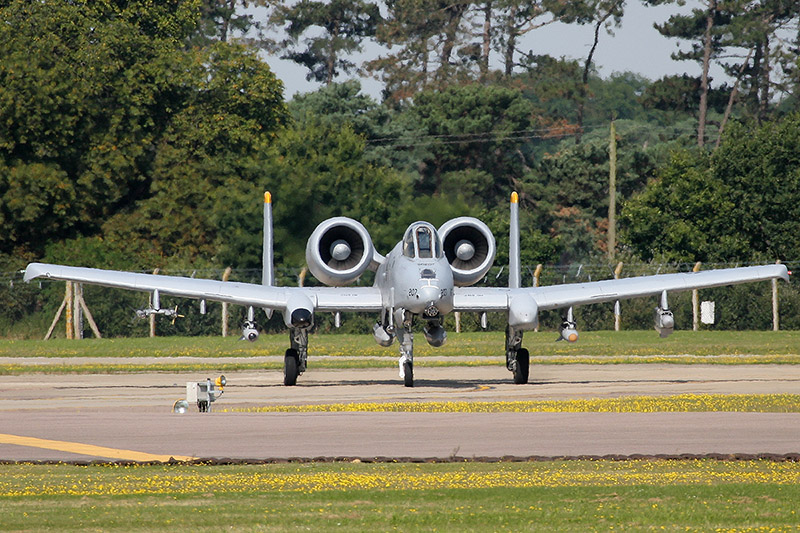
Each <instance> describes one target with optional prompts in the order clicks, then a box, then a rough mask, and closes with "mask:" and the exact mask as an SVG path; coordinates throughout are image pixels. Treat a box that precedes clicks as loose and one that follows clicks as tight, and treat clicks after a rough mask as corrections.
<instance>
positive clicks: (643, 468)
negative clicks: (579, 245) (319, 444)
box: [0, 459, 800, 531]
mask: <svg viewBox="0 0 800 533" xmlns="http://www.w3.org/2000/svg"><path fill="white" fill-rule="evenodd" d="M0 474H2V476H0V514H1V515H2V516H3V521H4V529H5V528H7V529H9V530H57V529H58V530H76V529H84V528H92V529H98V530H112V529H115V528H116V529H119V528H123V529H126V530H137V529H138V530H148V531H159V530H162V531H169V530H175V529H176V528H179V529H188V528H190V527H191V528H192V529H196V530H199V531H211V530H219V529H220V528H225V529H233V530H254V529H268V530H270V531H273V530H275V531H285V530H297V529H306V528H310V529H311V530H316V531H328V530H333V529H335V530H337V531H355V530H362V531H363V530H386V529H394V528H397V529H400V530H420V529H425V530H432V529H438V530H459V531H480V530H484V531H485V530H487V528H488V529H495V530H496V529H498V528H504V529H505V528H507V529H511V530H522V529H526V528H530V527H531V526H532V525H535V526H536V527H537V529H539V530H542V529H544V530H556V529H558V530H564V529H571V530H586V529H587V528H589V529H596V528H600V529H609V527H610V526H615V527H618V526H626V527H628V528H634V529H637V528H638V529H644V528H648V527H651V526H654V527H658V526H662V525H668V526H669V528H670V529H673V530H674V529H679V528H680V529H684V528H690V529H695V528H699V529H705V530H709V529H711V530H713V529H717V528H727V529H731V528H736V529H747V528H759V527H766V528H767V529H770V528H772V530H781V529H789V528H796V527H797V525H798V524H800V516H798V514H797V511H796V510H795V507H796V505H795V502H796V501H798V499H800V463H798V462H795V461H781V462H775V461H764V460H737V461H715V460H710V459H700V460H687V461H668V460H652V459H650V460H647V459H644V460H643V459H639V460H631V461H611V460H576V461H549V462H525V463H475V462H468V463H435V464H419V463H404V464H392V463H341V462H340V463H303V464H297V463H289V464H268V465H263V464H262V465H182V464H176V465H148V466H143V465H115V464H100V465H89V466H76V465H66V464H56V465H32V464H16V465H0Z"/></svg>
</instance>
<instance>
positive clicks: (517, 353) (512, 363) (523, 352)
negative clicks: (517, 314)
mask: <svg viewBox="0 0 800 533" xmlns="http://www.w3.org/2000/svg"><path fill="white" fill-rule="evenodd" d="M506 368H508V369H509V370H510V371H511V372H512V373H513V374H514V383H516V384H517V385H524V384H525V383H527V382H528V371H529V369H530V355H529V353H528V350H527V349H526V348H523V347H522V331H521V330H520V331H517V330H515V329H514V328H512V327H511V326H506Z"/></svg>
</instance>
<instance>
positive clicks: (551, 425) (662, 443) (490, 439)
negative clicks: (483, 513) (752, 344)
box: [0, 364, 800, 461]
mask: <svg viewBox="0 0 800 533" xmlns="http://www.w3.org/2000/svg"><path fill="white" fill-rule="evenodd" d="M415 374H416V383H415V384H416V386H415V387H414V388H413V389H409V388H405V387H403V386H402V383H401V380H400V379H399V378H398V375H397V371H396V369H388V368H383V369H353V370H320V369H313V368H311V369H310V370H309V371H308V372H307V373H306V374H304V375H303V376H301V378H300V380H299V381H298V385H297V386H296V387H284V386H283V385H282V384H281V383H282V375H281V373H280V372H275V371H262V372H254V371H247V372H235V373H229V374H227V378H228V385H227V386H226V387H225V393H224V395H223V396H222V397H221V398H220V400H219V401H218V402H216V403H215V404H214V405H213V409H214V412H212V413H199V412H197V410H196V408H194V406H192V408H191V409H190V411H189V412H188V413H185V414H174V413H172V411H171V409H172V405H173V402H174V401H175V400H177V399H180V398H183V397H185V387H186V382H187V381H201V380H205V379H206V377H211V378H212V379H213V378H214V377H216V376H215V375H213V374H212V375H207V374H199V373H143V374H113V375H111V374H96V375H47V374H43V375H40V374H25V375H20V376H2V377H0V390H1V391H2V393H1V394H2V399H0V460H6V461H25V460H48V461H50V460H52V461H84V460H137V461H149V460H152V461H163V460H168V459H169V458H170V457H173V458H175V459H191V458H205V459H210V458H214V459H247V460H264V459H270V460H272V459H290V458H303V459H312V458H323V457H324V458H334V457H338V458H364V459H367V458H375V457H381V458H388V459H391V458H414V459H428V458H438V459H447V458H451V457H455V456H457V457H464V458H478V457H480V458H498V457H504V456H516V457H528V456H577V455H609V454H616V455H634V454H643V455H658V454H662V455H680V454H698V455H699V454H790V453H798V452H800V414H798V413H728V412H715V413H468V412H458V413H386V412H348V413H257V412H246V409H247V408H249V407H259V406H265V405H287V404H292V405H303V404H316V403H351V402H423V401H498V400H500V401H517V400H520V401H521V400H542V399H571V398H607V397H618V396H632V395H647V396H660V395H673V394H684V393H690V394H765V393H798V392H800V367H798V366H794V365H700V364H698V365H677V364H633V365H534V366H532V367H531V382H530V383H529V384H527V385H514V384H513V383H511V375H510V373H508V372H507V371H506V370H505V368H503V367H502V366H500V365H498V366H491V367H489V366H485V367H484V366H479V367H446V368H427V367H424V366H418V367H417V369H416V372H415Z"/></svg>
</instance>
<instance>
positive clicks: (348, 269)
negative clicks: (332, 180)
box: [306, 217, 375, 287]
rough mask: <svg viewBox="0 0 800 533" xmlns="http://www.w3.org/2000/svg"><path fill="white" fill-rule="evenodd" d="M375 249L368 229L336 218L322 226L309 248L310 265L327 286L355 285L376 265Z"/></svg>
mask: <svg viewBox="0 0 800 533" xmlns="http://www.w3.org/2000/svg"><path fill="white" fill-rule="evenodd" d="M374 255H375V248H374V247H373V245H372V239H371V238H370V236H369V232H367V229H366V228H365V227H364V226H363V225H362V224H361V223H360V222H357V221H355V220H353V219H352V218H347V217H335V218H329V219H328V220H325V221H323V222H322V223H320V225H319V226H317V228H316V229H315V230H314V233H312V234H311V237H310V238H309V239H308V244H307V245H306V263H307V264H308V269H309V270H310V271H311V273H312V274H313V275H314V277H315V278H317V279H318V280H320V281H321V282H323V283H324V284H326V285H330V286H335V287H338V286H342V285H347V284H349V283H352V282H354V281H355V280H357V279H358V277H359V276H361V274H363V273H364V272H365V271H366V270H367V269H368V268H369V267H370V265H371V264H372V263H373V260H374Z"/></svg>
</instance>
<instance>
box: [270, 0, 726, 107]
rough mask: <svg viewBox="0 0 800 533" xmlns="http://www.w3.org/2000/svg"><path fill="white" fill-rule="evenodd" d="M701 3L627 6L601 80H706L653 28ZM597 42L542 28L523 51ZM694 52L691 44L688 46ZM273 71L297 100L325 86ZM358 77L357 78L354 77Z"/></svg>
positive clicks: (571, 49)
mask: <svg viewBox="0 0 800 533" xmlns="http://www.w3.org/2000/svg"><path fill="white" fill-rule="evenodd" d="M701 6H702V3H701V2H700V1H699V0H688V1H687V2H686V4H685V5H684V6H683V7H680V6H677V5H675V4H671V5H662V6H657V7H645V6H644V5H643V4H642V3H641V2H639V1H637V0H632V1H628V2H626V6H625V15H624V17H623V19H622V25H621V26H620V27H618V28H615V29H613V35H609V34H608V33H606V32H603V31H601V33H600V41H599V44H598V47H597V50H596V51H595V55H594V61H595V67H596V68H597V70H598V72H599V73H600V75H601V76H602V77H604V78H606V77H608V76H610V75H611V74H613V73H614V72H625V71H631V72H635V73H638V74H641V75H643V76H645V77H647V78H649V79H651V80H656V79H659V78H661V77H662V76H665V75H669V74H683V73H688V74H690V75H694V76H699V75H700V65H699V64H698V63H696V62H693V61H675V60H673V59H672V58H671V57H670V54H672V53H673V52H675V51H676V50H677V49H678V43H679V41H678V40H676V39H668V38H666V37H664V36H662V35H661V34H660V33H658V31H657V30H656V29H655V28H654V27H653V23H654V22H664V21H666V20H667V19H668V18H669V17H670V16H671V15H673V14H676V13H687V12H690V11H691V9H692V8H698V7H701ZM593 38H594V27H593V26H592V25H585V26H578V25H570V24H561V23H555V24H551V25H549V26H545V27H543V28H539V29H536V30H534V31H532V32H530V33H529V34H527V35H526V37H525V39H524V40H523V41H522V43H521V45H520V48H521V49H523V50H526V51H527V50H533V51H534V53H537V54H541V53H546V54H550V55H552V56H555V57H562V56H563V57H565V58H567V59H581V60H582V59H583V58H585V57H586V55H587V54H588V53H589V50H590V48H591V45H592V40H593ZM681 46H682V47H683V48H684V49H688V44H687V43H682V44H681ZM381 51H382V50H381V48H380V47H379V46H378V45H375V44H372V45H369V44H368V45H366V46H365V47H364V52H363V54H362V56H363V57H362V56H359V57H357V58H356V62H360V61H362V60H364V59H371V58H374V57H377V56H378V55H379V54H380V53H381ZM265 59H266V61H267V63H269V65H270V67H271V68H272V70H273V71H274V72H275V73H276V75H277V76H278V77H279V78H280V79H281V80H283V83H284V87H285V95H286V97H287V98H291V97H292V96H293V95H294V94H296V93H298V92H299V93H305V92H310V91H314V90H316V89H318V88H319V87H320V84H319V83H314V82H310V81H307V80H306V79H305V76H306V72H307V70H306V69H305V67H302V66H299V65H297V64H295V63H293V62H291V61H288V60H281V59H278V58H276V57H266V58H265ZM492 61H493V63H496V64H495V67H496V68H500V64H499V56H497V57H495V58H492ZM711 76H712V77H714V78H716V79H718V80H721V81H724V80H725V79H726V78H725V75H724V74H723V72H722V70H721V69H720V68H719V67H718V66H712V69H711ZM352 77H357V76H350V78H352ZM345 79H349V78H348V77H344V76H340V77H338V78H336V81H344V80H345ZM359 79H360V80H361V84H362V88H363V91H364V92H365V93H367V94H369V95H371V96H373V97H374V98H376V99H380V91H381V89H382V84H381V83H380V82H379V81H377V80H374V79H370V78H359Z"/></svg>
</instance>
